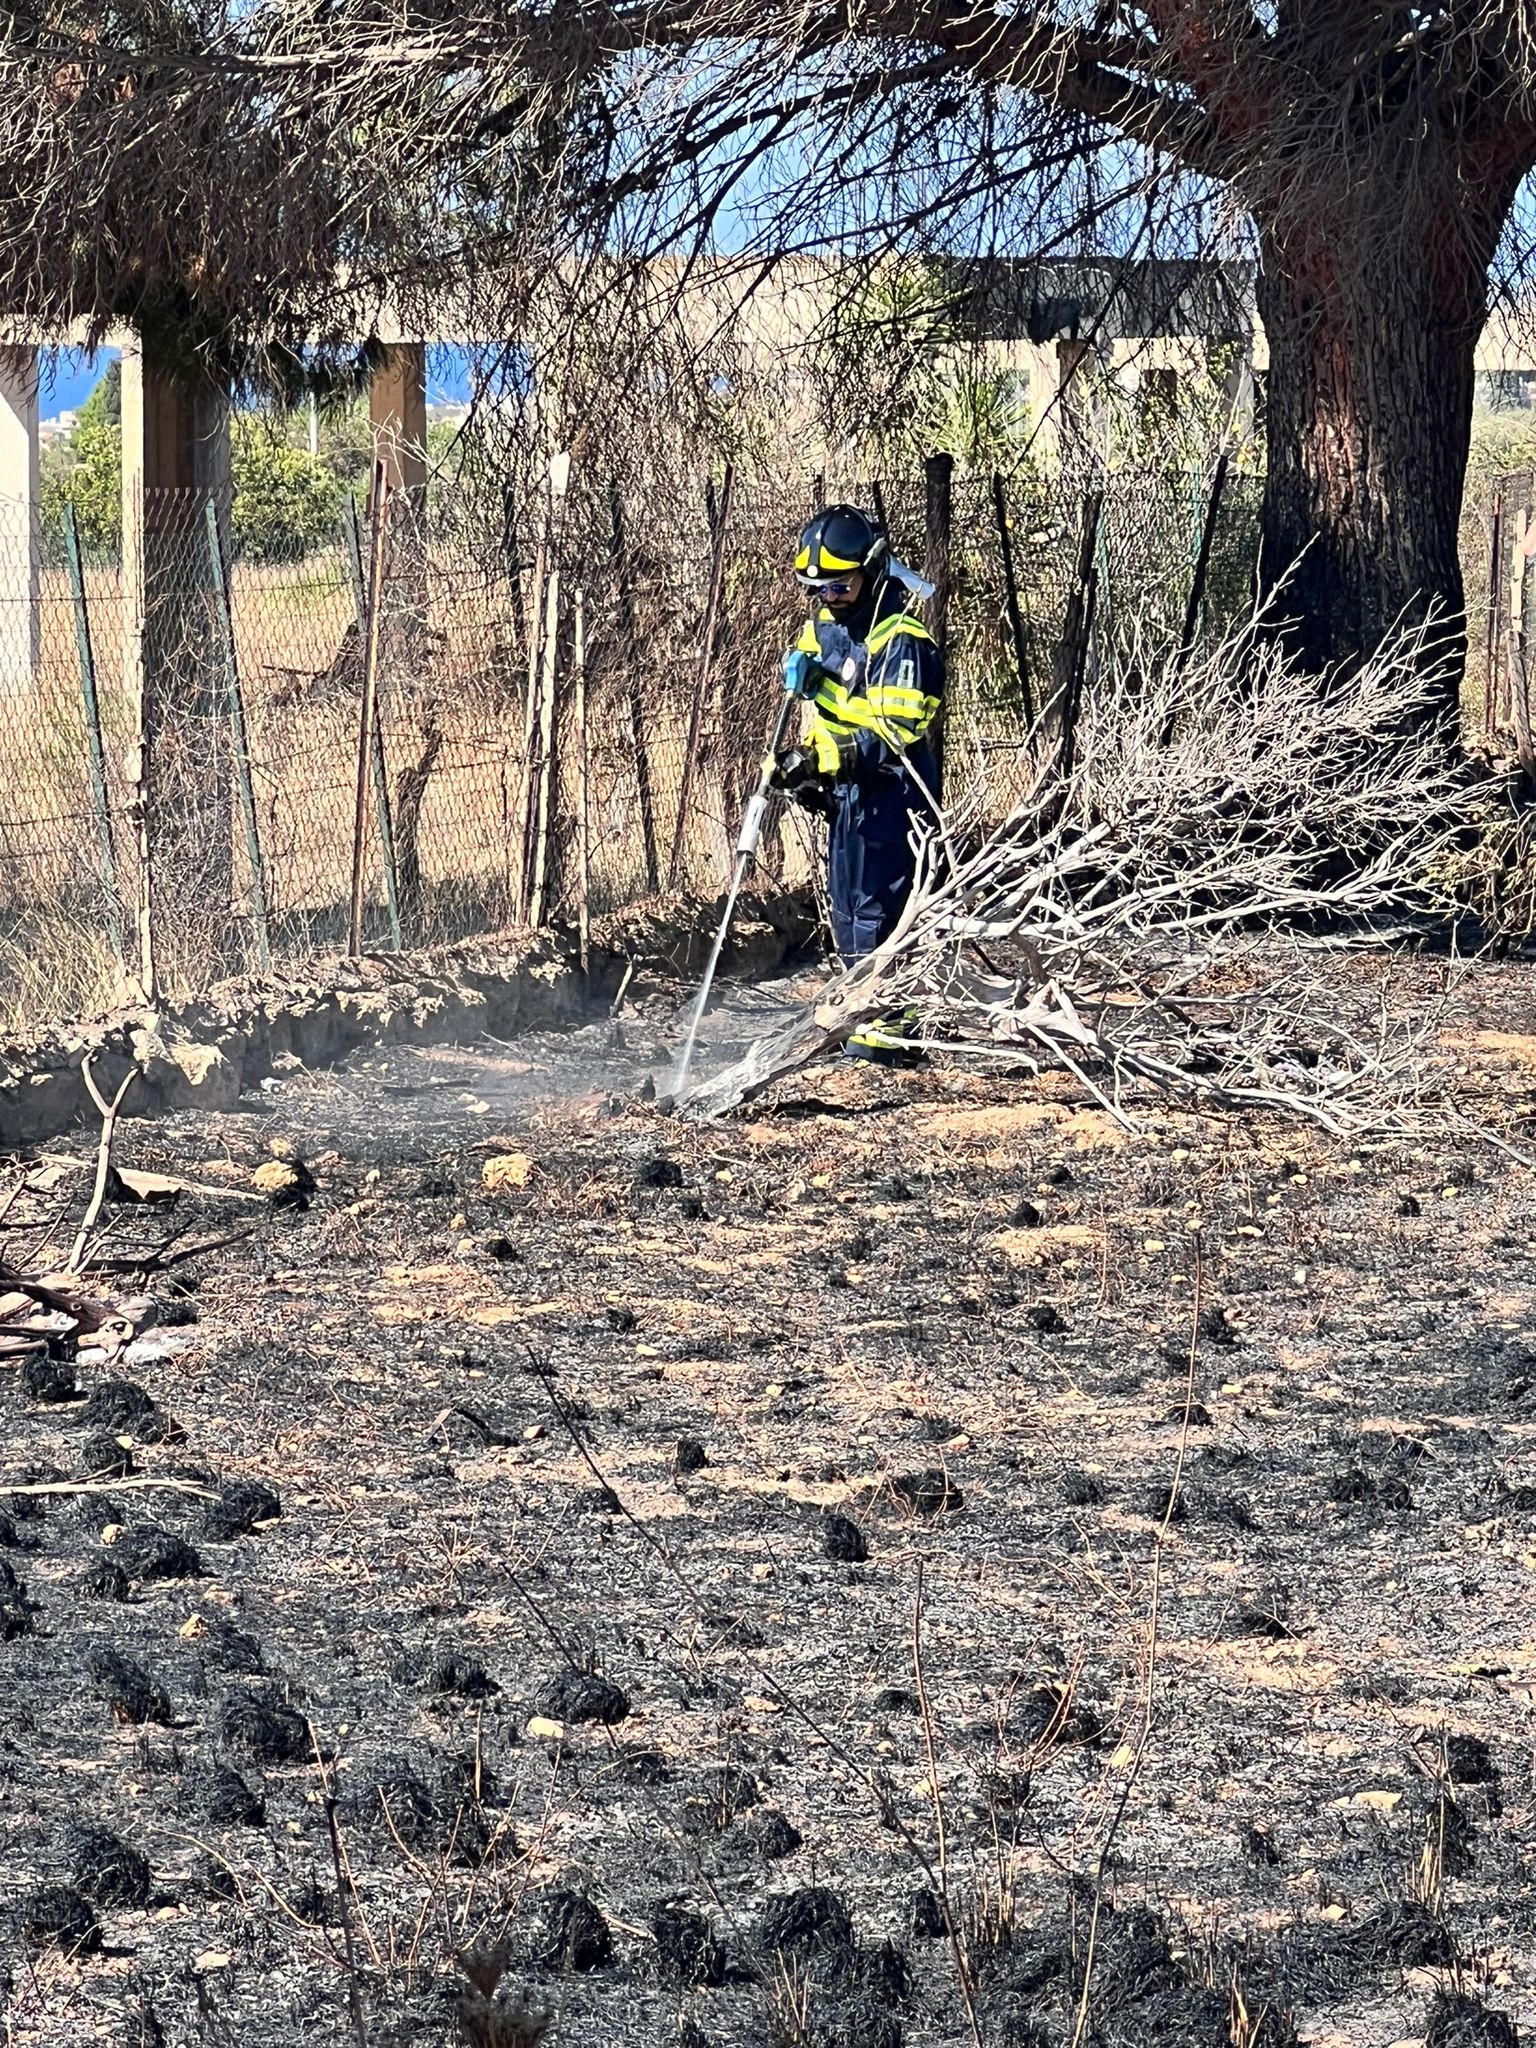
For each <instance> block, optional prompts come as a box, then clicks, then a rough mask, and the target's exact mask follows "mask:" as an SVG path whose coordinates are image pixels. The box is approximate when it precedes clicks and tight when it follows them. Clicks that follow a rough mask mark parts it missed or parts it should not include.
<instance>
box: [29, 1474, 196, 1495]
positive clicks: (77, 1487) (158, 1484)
mask: <svg viewBox="0 0 1536 2048" xmlns="http://www.w3.org/2000/svg"><path fill="white" fill-rule="evenodd" d="M155 1491H164V1492H170V1493H189V1494H191V1495H192V1496H193V1497H194V1498H195V1499H197V1500H213V1499H215V1498H216V1496H215V1495H214V1494H213V1493H211V1492H210V1491H209V1489H208V1488H207V1487H206V1486H197V1485H195V1484H194V1483H193V1482H192V1481H191V1480H190V1479H150V1478H134V1479H50V1480H47V1481H44V1482H40V1483H39V1484H37V1485H35V1486H6V1485H5V1484H4V1483H3V1482H0V1493H7V1494H19V1495H21V1496H22V1497H23V1498H38V1499H40V1498H42V1497H43V1496H45V1495H48V1494H76V1493H149V1492H155Z"/></svg>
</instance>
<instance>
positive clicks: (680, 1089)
mask: <svg viewBox="0 0 1536 2048" xmlns="http://www.w3.org/2000/svg"><path fill="white" fill-rule="evenodd" d="M798 701H799V693H798V691H797V690H796V688H795V687H794V685H793V684H792V683H791V682H790V681H789V679H788V677H787V676H786V680H785V688H784V700H783V702H782V703H781V704H780V706H779V715H778V718H777V719H776V721H775V723H774V728H773V737H772V739H771V740H770V741H769V742H768V751H767V753H766V754H765V755H764V756H763V765H762V768H761V770H760V771H759V773H758V778H757V787H756V789H754V790H753V792H752V794H751V796H750V797H748V799H747V807H746V810H745V811H744V812H743V813H742V819H741V830H740V831H739V832H738V833H737V835H736V866H735V869H734V871H733V873H732V875H731V886H730V888H729V889H728V890H727V891H726V895H725V907H724V909H723V910H722V911H721V913H720V923H719V925H718V927H717V928H716V931H715V938H714V943H713V945H712V946H711V947H710V949H709V958H708V960H707V961H706V962H705V964H704V979H703V980H702V981H701V982H700V984H699V993H698V997H697V999H696V1000H695V1002H694V1006H693V1014H692V1016H691V1017H690V1018H689V1020H688V1036H687V1037H686V1038H685V1039H684V1041H683V1049H682V1052H681V1053H680V1054H679V1056H678V1062H677V1071H676V1073H675V1075H674V1076H673V1079H672V1083H671V1086H670V1087H669V1088H668V1089H667V1090H666V1092H665V1093H664V1094H658V1096H657V1098H656V1107H657V1108H658V1109H659V1110H662V1111H663V1112H670V1111H672V1110H674V1109H676V1108H677V1107H678V1105H679V1104H680V1103H681V1101H682V1100H683V1096H684V1094H685V1092H686V1090H687V1086H688V1070H689V1068H690V1067H691V1066H692V1064H693V1054H694V1048H695V1046H696V1045H697V1043H698V1037H699V1026H700V1024H701V1023H702V1022H703V1020H704V1012H705V1010H706V1008H707V1007H708V1004H709V995H710V990H711V989H712V988H713V987H714V983H715V975H716V973H717V972H718V971H719V967H720V955H721V954H722V953H723V952H724V950H725V941H726V938H727V936H728V935H729V933H730V929H731V919H732V918H733V917H734V916H735V914H736V903H737V899H738V898H739V897H740V895H741V891H742V887H743V885H744V884H745V882H746V879H747V876H748V875H749V874H750V873H751V871H752V863H753V861H755V860H756V858H757V849H758V847H759V846H760V845H761V843H762V837H763V827H764V825H765V824H766V823H767V820H768V809H769V805H770V804H771V803H772V801H773V787H774V784H773V778H774V771H775V768H776V766H777V762H776V756H777V754H778V752H779V749H780V748H781V747H782V746H783V744H784V739H785V735H786V734H787V733H788V731H789V721H790V719H791V718H792V717H793V716H794V710H795V705H796V704H797V702H798Z"/></svg>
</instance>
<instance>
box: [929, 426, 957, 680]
mask: <svg viewBox="0 0 1536 2048" xmlns="http://www.w3.org/2000/svg"><path fill="white" fill-rule="evenodd" d="M954 476H955V458H954V457H953V455H929V456H925V457H924V460H923V537H924V540H925V541H926V543H927V550H928V553H927V561H926V563H925V565H924V568H923V574H924V575H925V576H926V577H927V579H928V581H929V582H930V583H931V584H932V585H933V598H932V601H931V611H930V617H931V619H932V622H933V637H934V639H935V640H936V641H937V642H938V643H939V652H940V654H947V653H948V652H949V645H948V643H949V539H950V532H951V527H952V524H953V486H954Z"/></svg>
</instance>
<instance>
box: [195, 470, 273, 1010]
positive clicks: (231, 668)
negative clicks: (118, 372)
mask: <svg viewBox="0 0 1536 2048" xmlns="http://www.w3.org/2000/svg"><path fill="white" fill-rule="evenodd" d="M205 510H206V515H207V522H208V567H209V571H210V573H211V575H212V578H213V612H214V619H215V622H216V625H217V627H218V634H219V654H220V658H221V660H222V662H223V667H224V689H225V693H226V696H227V698H228V702H229V731H230V737H231V739H232V740H233V741H234V755H235V780H236V782H237V784H238V785H239V790H240V821H241V823H242V824H243V825H244V827H245V854H246V859H247V860H248V861H249V862H250V867H251V894H252V896H253V898H254V908H255V918H254V920H253V922H254V923H255V926H256V957H257V959H258V960H260V962H261V964H262V966H263V967H264V968H268V969H270V967H271V965H272V927H271V922H270V919H271V908H270V898H269V896H268V894H267V870H266V864H265V862H264V861H263V859H262V853H261V835H260V833H259V832H258V831H257V829H256V791H255V788H254V786H253V785H252V782H251V748H250V741H249V738H248V736H247V734H246V729H245V698H244V696H243V694H242V692H241V689H240V668H239V664H238V663H237V662H236V660H235V623H234V619H233V618H232V616H231V614H230V608H229V582H228V578H227V577H226V574H225V569H224V544H223V542H222V540H221V539H220V538H219V508H218V504H217V502H216V501H215V500H214V499H213V498H210V499H209V500H208V503H207V506H206V508H205Z"/></svg>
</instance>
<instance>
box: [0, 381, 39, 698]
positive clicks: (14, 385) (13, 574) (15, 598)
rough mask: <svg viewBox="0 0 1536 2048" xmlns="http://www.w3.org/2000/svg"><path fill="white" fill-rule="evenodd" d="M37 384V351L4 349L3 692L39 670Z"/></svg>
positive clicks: (0, 394)
mask: <svg viewBox="0 0 1536 2048" xmlns="http://www.w3.org/2000/svg"><path fill="white" fill-rule="evenodd" d="M37 386H38V352H37V350H36V349H35V348H19V347H4V348H0V696H3V695H5V694H7V693H14V692H20V691H24V690H28V689H30V688H31V686H32V682H33V678H34V677H35V676H36V674H37V655H38V569H39V561H40V551H39V534H38V525H37V517H38V447H37Z"/></svg>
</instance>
